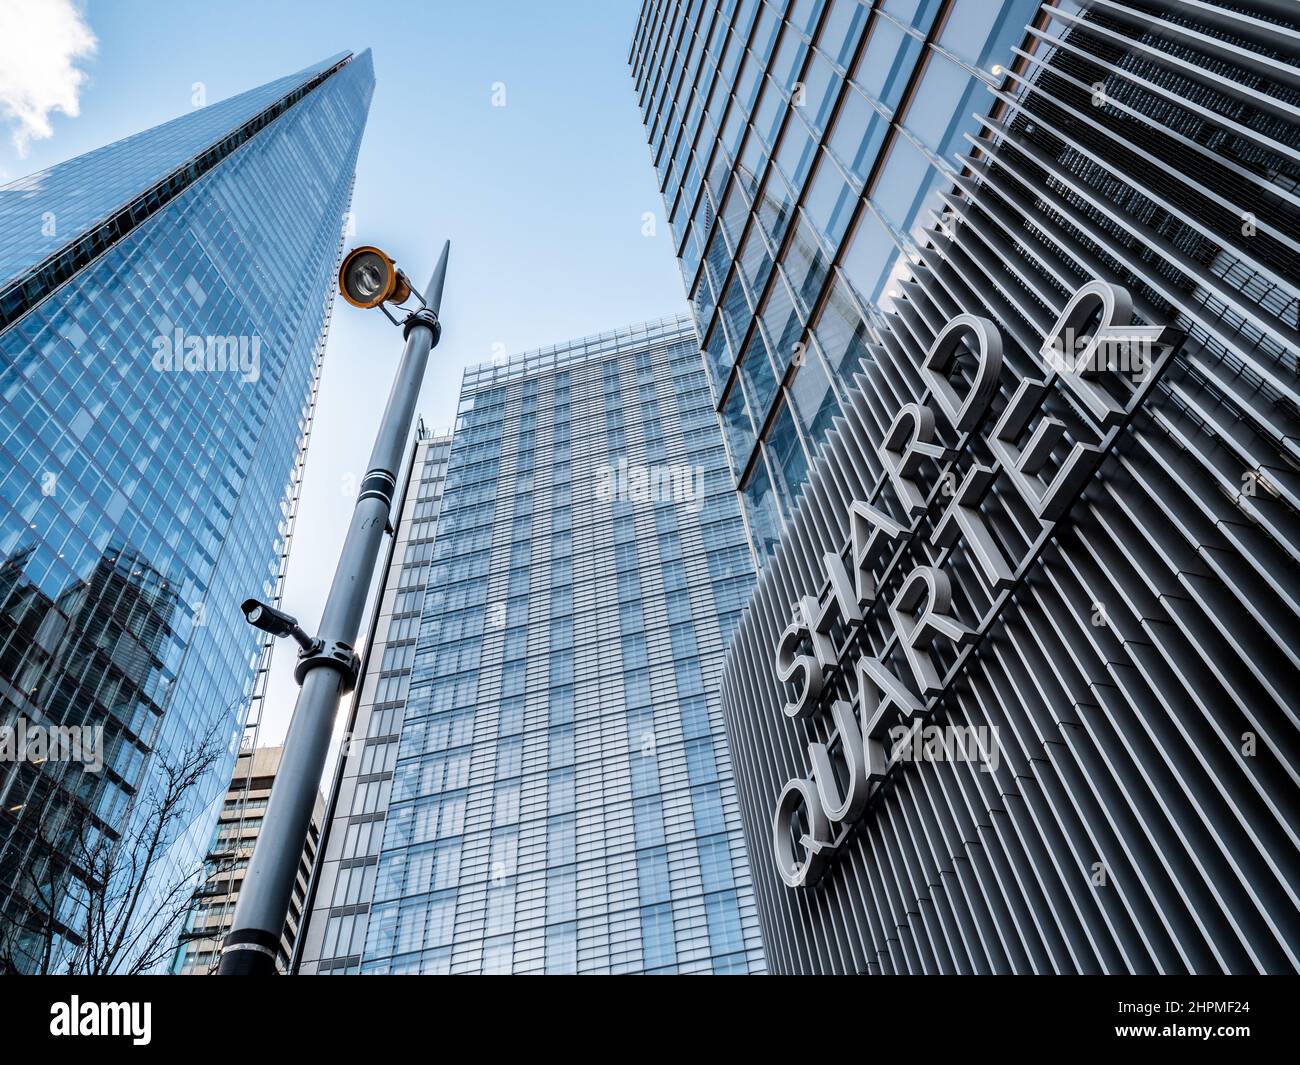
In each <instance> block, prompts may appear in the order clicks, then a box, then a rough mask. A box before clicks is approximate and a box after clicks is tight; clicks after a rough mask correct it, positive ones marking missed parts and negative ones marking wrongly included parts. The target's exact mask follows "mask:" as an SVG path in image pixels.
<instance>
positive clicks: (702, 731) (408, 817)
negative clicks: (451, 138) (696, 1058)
mask: <svg viewBox="0 0 1300 1065" xmlns="http://www.w3.org/2000/svg"><path fill="white" fill-rule="evenodd" d="M417 579H421V580H422V579H423V578H422V577H419V578H417V577H412V580H417ZM752 584H753V563H752V559H751V554H750V551H749V548H748V546H747V544H746V543H745V534H744V529H743V525H742V522H741V518H740V514H739V509H738V505H737V503H736V498H735V492H734V490H733V488H732V485H731V480H730V475H729V473H728V471H727V465H726V456H725V453H724V450H723V447H722V440H721V434H720V431H719V430H718V428H717V423H716V419H715V417H714V414H713V410H712V403H711V400H710V396H709V389H708V382H707V380H706V378H705V374H704V369H703V366H702V365H701V363H700V359H699V350H698V347H697V340H696V336H695V333H694V330H693V329H692V327H691V325H690V322H689V321H688V320H685V319H681V320H677V319H674V320H666V321H660V322H653V323H649V324H646V325H641V326H635V327H632V328H628V329H622V330H618V331H616V332H611V333H606V334H602V335H599V336H594V337H589V338H586V339H583V340H578V341H574V342H572V343H568V344H562V345H559V346H556V347H553V348H549V349H546V350H543V351H535V352H530V353H528V354H525V355H520V356H517V357H515V358H512V359H510V360H508V361H506V362H502V363H501V364H499V365H486V366H482V367H478V368H471V369H470V370H468V371H467V372H466V375H465V380H464V384H463V387H462V391H461V403H460V412H459V418H458V422H457V425H456V430H455V436H454V439H453V444H452V449H451V456H450V460H449V462H448V466H447V475H446V486H445V493H444V496H443V499H442V506H441V513H440V515H439V519H438V531H437V538H436V540H435V541H434V546H433V551H432V558H431V560H430V568H429V571H428V575H427V587H428V590H427V592H426V593H425V596H426V598H425V601H424V606H423V611H422V617H421V624H420V634H419V638H418V641H417V643H416V646H415V651H414V658H413V664H412V667H411V677H410V690H409V697H408V699H407V701H406V703H405V710H404V720H403V723H402V728H401V736H400V741H399V743H398V746H397V750H396V761H395V763H394V764H393V766H392V768H391V770H390V771H389V772H388V773H387V775H386V777H385V775H384V774H379V775H378V776H376V777H375V778H374V788H373V792H372V796H371V797H372V798H373V801H374V802H376V803H381V802H382V803H384V804H386V811H387V812H386V822H385V826H384V832H383V836H382V841H380V840H378V839H375V840H374V841H373V848H374V849H373V851H372V853H373V855H374V857H369V858H364V859H363V858H362V857H361V856H356V857H353V858H351V859H349V861H350V862H351V864H353V865H358V866H360V865H364V864H367V863H368V864H371V865H374V866H375V867H376V875H375V877H374V879H373V887H372V888H370V887H368V888H367V891H369V892H371V897H370V899H369V900H368V901H369V902H370V903H371V904H370V905H369V917H368V925H367V926H366V927H365V928H364V936H363V937H359V938H358V939H356V940H353V941H352V942H351V943H350V944H349V945H348V946H347V948H346V950H347V952H348V954H349V955H350V957H348V958H346V959H342V958H341V955H340V942H341V941H340V940H338V939H331V940H330V941H329V942H328V944H327V949H326V950H325V952H324V953H325V954H328V955H331V956H333V957H334V958H335V959H337V960H336V961H335V962H333V963H332V967H333V968H334V970H335V971H337V969H338V967H339V966H341V965H346V967H347V968H348V969H350V970H351V971H357V970H359V971H361V972H365V973H412V972H444V973H445V972H450V973H477V972H489V973H539V972H548V973H573V972H578V973H589V972H590V973H633V972H637V973H639V972H648V973H672V972H680V973H696V972H704V973H707V972H741V973H743V972H757V971H761V970H762V969H763V964H764V963H763V956H762V947H761V943H760V939H759V930H758V925H757V920H756V914H755V908H754V901H753V896H752V890H751V886H750V876H749V869H748V863H747V860H746V856H745V848H744V843H743V840H742V836H741V832H740V825H739V820H738V816H737V806H736V796H735V789H734V786H733V783H732V778H731V767H730V762H729V759H728V755H727V748H726V744H725V743H724V742H723V740H722V718H721V715H720V704H719V689H718V684H719V675H720V670H721V667H722V656H723V652H724V650H725V648H726V644H727V641H728V639H729V638H730V634H731V631H732V629H733V628H734V626H735V624H736V622H737V620H738V616H739V612H740V608H741V606H742V605H743V603H744V602H745V599H746V597H747V596H748V594H749V592H750V589H751V587H752ZM385 781H387V783H386V782H385ZM353 814H354V816H357V817H361V818H364V815H365V810H364V809H356V808H354V809H353ZM325 849H326V854H327V855H328V854H331V853H333V843H332V841H331V842H327V843H326V844H325ZM342 901H343V904H344V905H343V906H342V907H341V908H339V909H337V910H336V911H335V916H337V917H338V918H339V919H340V920H341V921H342V920H346V919H347V914H348V912H350V910H351V909H352V908H354V907H355V905H356V903H357V901H358V900H351V902H349V901H348V900H347V899H344V900H342ZM339 927H340V928H342V925H341V924H340V926H339ZM348 927H349V928H351V929H353V930H355V927H356V925H355V922H353V923H352V924H350V925H349V926H348ZM312 934H313V933H312V932H311V930H309V931H308V933H307V935H308V939H309V941H310V937H311V936H312ZM328 938H329V936H328V935H327V939H328Z"/></svg>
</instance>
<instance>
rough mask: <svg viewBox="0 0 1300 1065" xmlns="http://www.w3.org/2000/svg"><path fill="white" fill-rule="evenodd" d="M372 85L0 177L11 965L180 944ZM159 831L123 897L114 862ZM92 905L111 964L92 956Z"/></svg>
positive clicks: (324, 318) (286, 513) (347, 80)
mask: <svg viewBox="0 0 1300 1065" xmlns="http://www.w3.org/2000/svg"><path fill="white" fill-rule="evenodd" d="M373 87H374V75H373V68H372V65H371V59H370V54H369V53H368V52H364V53H362V54H360V55H357V56H353V55H351V54H343V55H338V56H334V57H332V58H329V59H326V60H325V61H323V62H321V63H318V64H316V65H314V66H312V67H309V68H308V69H306V70H302V71H300V72H298V73H296V74H293V75H290V76H287V77H284V78H280V79H279V80H276V81H273V82H271V83H269V84H267V85H263V86H262V87H260V88H256V89H252V90H250V91H248V92H245V93H242V94H240V95H238V96H235V97H232V98H231V99H228V100H225V101H223V102H221V103H218V104H213V105H210V106H206V107H202V108H200V109H198V110H196V111H194V112H193V113H192V114H188V115H184V116H182V117H180V118H177V119H175V120H173V121H171V122H168V123H165V124H164V125H161V126H158V127H157V128H155V129H151V130H148V131H146V132H143V133H139V134H136V135H135V136H131V137H128V138H126V139H125V140H122V141H118V142H117V143H114V144H110V145H108V146H106V147H104V148H100V149H98V150H96V151H93V152H89V153H87V154H85V155H82V156H79V157H77V158H75V159H71V160H68V161H67V162H64V163H61V164H59V165H57V166H54V167H52V168H50V169H49V170H46V171H43V172H41V173H38V174H33V175H31V176H29V177H26V178H23V179H21V180H19V181H16V182H13V183H11V184H9V185H6V186H4V187H3V188H0V726H3V728H4V736H5V737H7V738H8V739H9V740H10V741H11V742H10V743H9V748H10V749H9V750H8V751H7V754H8V757H6V759H5V760H4V761H3V762H0V969H10V970H17V971H33V970H42V969H48V968H51V967H60V968H62V967H65V966H66V959H67V957H68V955H69V952H71V953H72V954H74V955H77V953H78V951H79V952H80V954H79V961H78V965H79V966H80V967H82V968H85V967H90V968H92V969H93V968H101V969H102V968H105V967H109V968H112V967H116V968H122V967H129V966H130V965H132V964H136V963H138V962H139V961H140V956H141V955H142V954H148V953H150V952H151V951H153V950H154V949H157V950H158V951H160V952H165V953H170V949H166V950H165V951H164V947H166V948H174V945H175V943H174V934H173V933H172V932H171V931H170V930H169V929H168V922H169V921H170V920H171V918H172V915H173V913H174V912H176V911H177V910H179V909H182V908H184V906H183V904H184V901H185V898H188V894H189V892H190V891H192V890H193V885H190V884H189V883H188V882H186V881H185V874H186V873H187V872H188V871H191V870H193V869H197V868H198V867H199V859H200V858H201V856H202V850H203V847H204V845H205V844H206V843H207V840H208V837H209V834H210V828H211V817H210V816H207V815H210V814H212V813H213V812H214V806H215V804H216V803H219V802H220V797H221V795H222V794H223V792H224V790H225V788H226V786H227V783H228V781H229V776H230V771H231V767H232V766H233V764H234V760H235V756H236V750H237V747H238V741H239V737H240V733H241V730H242V729H243V727H244V724H245V721H246V719H247V716H248V713H249V709H250V705H251V704H252V703H253V702H254V701H255V700H256V698H257V696H258V694H259V688H258V684H259V678H260V677H261V676H263V675H264V667H265V655H266V647H265V645H264V643H263V640H264V637H263V636H262V635H261V634H259V633H257V632H256V631H254V630H253V629H251V628H250V627H249V626H247V625H246V624H245V623H244V621H243V619H242V617H241V616H240V613H239V603H240V601H241V600H242V599H243V598H245V597H246V596H249V595H257V596H261V597H263V598H266V599H274V598H275V597H276V596H278V594H279V584H280V580H281V575H282V569H283V562H284V557H285V554H286V552H287V547H288V540H289V536H290V533H291V530H292V523H293V514H294V505H295V502H296V499H297V490H298V484H299V480H300V474H301V470H302V466H303V461H304V458H305V449H306V445H307V441H308V439H309V436H310V429H311V423H312V415H313V409H314V400H315V396H316V387H317V381H318V377H319V372H320V367H321V360H322V357H323V353H324V348H325V337H326V331H327V327H328V323H329V315H330V306H331V298H332V293H333V281H334V274H335V270H336V269H337V265H338V261H339V255H340V251H341V242H342V239H343V231H344V222H345V216H346V214H347V212H348V208H349V204H350V200H351V194H352V182H353V173H354V168H355V164H356V158H357V152H358V149H359V147H360V141H361V135H362V131H363V129H364V127H365V122H366V115H367V112H368V109H369V104H370V97H371V94H372V92H373ZM76 730H81V731H76ZM99 730H102V731H99ZM60 737H62V738H63V739H64V740H66V739H68V738H69V737H72V738H77V739H81V740H84V741H85V743H84V744H83V750H82V751H81V753H82V754H83V755H86V756H85V757H81V758H70V757H68V754H69V752H68V750H67V749H66V748H67V744H66V743H64V745H63V747H60V746H59V744H58V743H57V742H55V741H57V740H59V739H60ZM34 739H35V740H36V741H39V742H37V743H35V744H34V743H33V740H34ZM18 740H22V744H23V745H22V746H21V749H19V747H16V746H15V744H16V742H17V741H18ZM41 744H44V749H38V748H40V747H41ZM97 744H98V745H99V746H98V749H97V751H95V750H94V748H95V747H96V745H97ZM87 750H91V753H92V754H97V756H98V757H91V756H90V754H87ZM74 753H75V752H74ZM101 757H102V767H98V766H97V765H96V762H97V761H98V760H99V758H101ZM178 773H179V774H180V776H181V778H182V782H183V783H185V784H186V786H185V787H184V788H182V789H180V791H181V794H180V795H179V796H178V795H176V794H175V793H176V792H177V786H176V785H177V774H178ZM187 774H188V775H187ZM160 826H161V827H162V828H163V829H164V831H161V832H158V831H157V830H158V829H159V827H160ZM155 835H157V836H158V837H159V838H158V840H157V846H155V847H153V848H152V850H153V851H154V852H160V853H161V857H155V858H154V859H153V862H152V864H151V867H150V868H149V869H148V870H147V873H148V875H147V881H148V888H149V891H148V892H147V897H146V898H144V899H142V900H141V901H140V902H139V903H138V904H136V905H134V906H128V905H127V904H126V903H124V902H122V901H121V896H120V895H119V894H118V893H117V891H116V889H115V888H114V887H113V885H112V883H111V880H112V877H111V876H108V875H107V874H116V873H117V872H118V871H125V870H126V869H128V868H131V867H132V866H137V868H136V870H135V872H136V873H137V878H138V873H139V869H138V855H137V854H136V850H137V849H138V848H139V847H140V846H142V845H143V844H145V843H147V842H149V841H151V840H152V839H153V837H154V836H155ZM148 849H149V848H147V847H146V850H148ZM173 896H174V897H173ZM182 896H184V898H182ZM88 898H97V899H99V900H100V901H101V902H102V903H105V904H107V906H108V908H109V909H112V910H115V912H116V913H117V915H118V917H119V918H120V919H123V920H126V919H129V920H130V921H132V922H133V923H134V924H136V925H138V926H139V928H137V929H134V930H133V931H132V933H131V934H130V935H129V936H128V937H126V943H127V946H126V948H125V949H124V950H122V951H119V952H118V953H116V954H113V953H112V952H111V951H109V950H107V948H106V947H105V946H104V945H103V944H95V943H89V944H88V943H86V942H84V940H85V939H86V928H85V923H84V921H83V920H82V919H81V917H80V916H79V914H80V913H82V912H84V910H82V909H81V908H82V907H83V906H84V903H85V902H86V900H87V899H88ZM173 902H174V903H175V905H174V906H173ZM169 937H170V941H168V942H166V943H165V944H164V942H163V940H168V939H169ZM155 939H156V940H158V942H157V943H155V942H154V940H155Z"/></svg>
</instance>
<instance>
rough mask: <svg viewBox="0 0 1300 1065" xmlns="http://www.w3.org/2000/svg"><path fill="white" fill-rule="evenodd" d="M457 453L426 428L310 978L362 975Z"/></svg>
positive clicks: (317, 900)
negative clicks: (445, 494)
mask: <svg viewBox="0 0 1300 1065" xmlns="http://www.w3.org/2000/svg"><path fill="white" fill-rule="evenodd" d="M450 455H451V434H450V433H430V432H429V431H428V430H427V429H426V428H425V427H424V424H423V423H421V424H420V427H419V429H418V430H417V433H416V440H415V448H414V449H413V451H412V453H411V467H410V470H409V472H408V475H407V481H406V490H405V493H404V496H403V499H402V502H401V504H400V507H399V509H398V521H397V532H396V536H395V537H394V538H393V543H392V547H391V551H390V554H389V558H388V563H387V567H386V570H385V576H384V583H383V587H382V589H381V592H380V598H379V603H378V608H377V610H376V612H375V616H374V619H373V621H372V627H371V632H370V638H369V640H368V643H367V646H368V651H367V652H366V670H365V673H364V675H363V676H362V678H361V681H360V683H359V684H358V686H357V690H356V694H355V696H354V699H353V706H352V711H351V715H350V718H349V721H348V727H347V732H346V734H345V735H344V737H343V748H342V753H341V755H340V758H339V763H338V772H337V774H336V777H335V780H334V783H333V785H332V787H331V789H330V800H329V803H328V806H327V814H326V816H327V818H328V830H327V833H326V842H325V846H324V847H323V849H322V853H321V861H320V864H319V866H318V867H317V869H316V871H315V874H314V878H313V883H312V886H311V890H310V891H309V892H308V898H307V921H306V924H305V925H304V929H303V935H302V943H301V945H300V947H299V951H298V959H297V965H296V967H295V971H296V972H299V973H302V974H303V975H308V976H310V975H313V974H323V975H333V974H348V973H355V972H356V971H357V968H358V966H359V965H360V963H361V948H362V947H363V946H364V944H365V941H366V927H367V925H368V924H369V919H370V906H371V903H372V902H373V901H374V897H375V872H376V866H377V863H378V854H379V847H380V844H381V843H382V842H383V838H384V822H385V821H386V820H387V818H388V807H389V803H390V802H391V801H392V780H393V770H394V767H395V766H396V764H397V744H398V741H399V739H400V738H401V734H402V722H403V720H404V718H405V714H406V706H407V701H408V698H409V695H410V691H411V670H412V666H413V664H414V658H415V646H416V639H417V637H418V636H419V634H420V614H421V611H422V610H423V609H424V599H425V594H426V592H427V590H428V586H429V573H430V568H431V567H430V561H431V559H432V558H433V548H434V543H435V540H436V538H437V535H438V514H439V512H440V511H441V509H442V496H443V486H444V484H445V483H446V479H447V459H448V458H449V457H450Z"/></svg>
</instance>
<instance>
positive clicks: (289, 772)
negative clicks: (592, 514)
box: [218, 241, 451, 976]
mask: <svg viewBox="0 0 1300 1065" xmlns="http://www.w3.org/2000/svg"><path fill="white" fill-rule="evenodd" d="M450 251H451V242H450V241H448V242H447V243H446V244H444V245H443V248H442V255H441V256H440V257H439V259H438V265H437V267H436V268H435V269H434V271H433V277H432V278H431V279H430V280H429V286H428V288H427V289H426V290H425V294H424V298H423V300H422V303H423V306H421V307H420V308H419V309H418V310H416V311H414V312H412V313H410V314H408V315H407V317H406V320H405V321H404V322H403V323H402V327H403V332H404V334H405V337H406V347H405V349H404V350H403V352H402V359H401V362H400V363H399V365H398V368H397V377H396V379H395V380H394V381H393V388H392V392H391V393H390V394H389V396H388V405H387V406H386V408H385V409H384V418H383V421H382V422H381V423H380V426H379V433H378V435H377V436H376V438H375V446H374V450H373V451H372V452H371V456H370V466H369V468H368V470H367V472H366V476H365V479H364V480H363V481H362V482H361V489H360V492H359V493H358V495H357V501H356V506H355V508H354V509H353V512H352V524H351V525H350V526H349V527H348V535H347V539H346V540H345V541H344V544H343V553H342V554H341V555H340V556H339V562H338V567H337V568H336V569H335V571H334V581H333V583H332V584H331V585H330V591H329V597H328V598H327V599H326V601H325V611H324V613H323V614H322V616H321V623H320V631H319V633H318V635H317V636H316V637H314V638H313V637H309V636H307V635H306V634H305V633H303V632H302V630H301V629H300V628H299V627H298V625H297V623H296V622H295V621H294V619H293V618H291V617H289V616H288V615H286V614H282V613H281V612H279V611H277V610H275V609H274V608H272V607H269V606H266V605H265V604H262V603H257V602H256V601H253V600H249V601H248V602H247V603H245V604H244V615H245V617H246V618H248V621H249V623H250V624H252V625H255V626H256V627H258V628H260V629H262V630H263V631H266V632H270V633H272V634H274V635H276V636H293V637H294V638H295V639H296V640H297V641H298V643H299V645H300V646H301V648H302V649H301V650H300V651H299V654H298V664H297V666H296V668H295V669H294V677H295V679H296V680H297V681H298V683H299V684H300V685H301V686H302V689H301V691H299V693H298V701H297V703H296V704H295V706H294V709H293V719H292V720H291V722H290V724H289V732H288V734H287V735H286V737H285V741H284V753H283V755H282V756H281V759H280V766H279V769H278V770H277V772H276V776H275V785H274V787H272V789H271V800H270V803H269V804H268V805H267V809H266V816H265V818H264V819H263V822H262V830H261V832H260V833H259V835H258V838H257V844H256V846H255V847H254V849H253V857H252V860H251V862H250V863H249V866H248V872H247V874H246V875H245V877H244V883H243V886H242V887H241V889H240V892H239V902H238V903H237V904H236V906H235V917H234V922H233V924H232V925H231V929H230V931H229V933H227V935H226V937H225V940H224V942H223V943H222V946H221V965H220V968H219V969H218V972H219V974H221V975H223V976H243V975H271V974H273V973H274V972H275V957H276V953H277V952H278V950H279V946H280V937H281V935H282V933H283V931H284V926H285V921H286V920H287V917H288V913H289V902H290V899H291V898H292V895H293V885H294V880H295V878H296V877H297V875H298V865H299V862H300V861H301V860H302V852H303V847H304V845H305V843H306V840H307V832H308V829H309V827H310V823H311V814H312V809H313V807H314V805H315V800H316V793H317V791H318V789H319V788H320V781H321V775H322V772H323V771H324V768H325V756H326V753H327V751H328V749H329V742H330V735H331V733H332V732H333V729H334V718H335V715H336V713H337V711H338V705H339V700H340V699H341V698H342V697H343V696H344V695H345V694H347V693H348V692H350V691H351V690H352V689H353V687H354V686H355V685H356V681H357V676H358V674H359V672H360V666H361V662H360V659H359V658H358V656H357V653H356V651H355V650H354V649H353V645H354V643H355V641H356V638H357V633H358V632H359V631H360V628H361V619H362V615H363V614H364V612H365V607H366V598H367V595H368V593H369V590H370V585H371V578H372V576H373V574H374V569H375V562H376V559H377V558H378V556H379V549H380V546H381V545H382V543H383V537H384V532H385V530H387V529H388V528H390V525H389V518H390V507H391V506H392V501H393V493H394V492H395V490H396V488H397V470H398V468H399V466H400V465H401V462H402V456H403V454H404V452H405V450H406V442H407V440H408V438H409V437H410V434H411V425H412V421H413V419H414V416H415V403H416V399H417V397H418V395H419V391H420V384H421V382H423V380H424V371H425V367H426V366H427V365H428V361H429V353H430V352H431V351H432V350H433V348H434V346H435V345H437V343H438V339H439V336H440V335H441V332H442V330H441V326H440V325H439V322H438V309H439V307H440V306H441V304H442V288H443V282H444V280H445V279H446V275H447V257H448V255H449V254H450ZM385 271H387V274H386V277H387V280H386V282H385V273H384V272H385ZM339 280H340V286H341V287H342V289H343V294H344V298H345V299H347V300H348V302H349V303H352V304H353V305H354V306H359V307H366V306H371V307H373V306H380V304H381V303H383V302H385V301H394V302H400V301H401V299H403V298H405V297H406V295H407V294H408V293H409V290H410V285H409V282H407V280H406V277H405V275H403V274H402V273H401V272H400V271H398V270H397V269H396V266H395V265H394V264H393V262H392V260H390V259H388V258H387V257H386V256H384V255H383V253H382V252H379V251H378V249H374V248H362V249H358V251H356V252H353V253H352V254H350V255H349V256H348V257H347V258H346V259H345V260H344V263H343V268H342V269H341V270H340V277H339ZM387 313H388V312H387V310H385V314H387ZM390 317H391V315H390Z"/></svg>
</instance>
